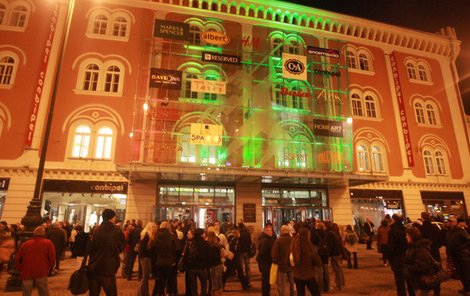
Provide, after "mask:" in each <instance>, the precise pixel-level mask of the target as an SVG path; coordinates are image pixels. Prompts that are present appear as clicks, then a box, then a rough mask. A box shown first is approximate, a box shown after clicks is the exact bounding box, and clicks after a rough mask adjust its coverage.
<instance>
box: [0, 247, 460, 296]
mask: <svg viewBox="0 0 470 296" xmlns="http://www.w3.org/2000/svg"><path fill="white" fill-rule="evenodd" d="M358 257H359V269H358V270H352V269H347V264H346V262H344V267H345V269H344V273H345V278H346V288H345V289H344V290H342V291H331V292H329V293H327V295H330V294H331V295H383V296H392V295H396V292H395V290H394V281H393V274H392V271H391V269H390V267H384V266H383V264H382V261H381V260H380V254H379V253H377V251H376V250H365V245H359V252H358ZM80 262H81V259H65V260H64V261H63V263H62V264H61V267H62V270H61V271H60V273H59V274H57V275H55V276H53V277H50V278H49V288H50V295H51V296H58V295H70V292H69V291H68V290H67V284H68V279H69V276H70V274H71V273H72V272H73V271H74V270H76V269H77V268H78V266H79V265H80ZM136 269H137V265H136V268H135V270H136ZM251 270H252V273H253V275H252V281H251V282H252V286H253V287H252V288H251V289H249V290H247V291H242V290H241V285H240V283H239V282H238V281H235V278H233V279H232V281H229V282H227V285H226V290H227V292H225V293H224V294H227V295H261V275H260V273H259V272H258V266H257V264H256V262H255V261H254V260H253V261H252V266H251ZM118 274H120V272H118ZM330 274H331V275H330V277H331V284H332V286H334V276H333V274H332V272H331V270H330ZM6 278H7V277H6V276H3V277H2V278H1V281H0V287H1V292H0V294H1V295H5V296H16V295H21V292H4V291H5V290H4V288H5V284H6V283H5V282H6ZM117 284H118V294H119V295H120V296H121V295H122V296H134V295H137V287H138V285H139V282H138V281H137V279H134V280H132V281H127V280H126V279H123V278H121V277H118V280H117ZM153 284H154V283H153V280H151V284H150V287H151V288H153ZM459 289H461V283H460V282H459V281H457V280H450V281H447V282H445V283H444V284H443V285H442V293H441V295H442V296H456V295H459V293H458V290H459ZM178 291H179V292H180V294H183V292H184V276H183V274H179V275H178ZM277 294H278V293H277V291H276V288H275V287H272V288H271V295H273V296H275V295H277ZM33 295H37V291H35V292H34V293H33ZM102 295H104V293H102Z"/></svg>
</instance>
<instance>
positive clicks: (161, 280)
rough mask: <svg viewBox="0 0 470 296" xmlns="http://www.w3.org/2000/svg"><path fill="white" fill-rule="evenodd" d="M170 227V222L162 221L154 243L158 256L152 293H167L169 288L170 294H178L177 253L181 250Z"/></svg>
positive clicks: (174, 295) (154, 251)
mask: <svg viewBox="0 0 470 296" xmlns="http://www.w3.org/2000/svg"><path fill="white" fill-rule="evenodd" d="M170 227H171V226H170V223H168V222H162V223H161V224H160V228H159V229H158V231H157V236H156V238H155V241H154V242H153V244H152V251H153V254H154V255H155V257H156V260H155V265H156V276H155V286H154V288H153V289H154V292H153V293H152V295H165V290H168V294H169V295H170V296H176V292H177V282H176V276H177V270H176V254H177V252H178V251H179V242H178V239H177V238H176V236H175V235H173V234H172V233H171V232H170ZM166 288H167V289H166Z"/></svg>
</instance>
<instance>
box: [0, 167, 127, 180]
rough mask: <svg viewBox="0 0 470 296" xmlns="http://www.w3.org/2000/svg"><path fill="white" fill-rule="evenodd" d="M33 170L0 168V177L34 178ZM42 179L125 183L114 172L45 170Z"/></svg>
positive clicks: (35, 170)
mask: <svg viewBox="0 0 470 296" xmlns="http://www.w3.org/2000/svg"><path fill="white" fill-rule="evenodd" d="M36 174H37V169H35V168H0V176H1V177H35V176H36ZM44 179H59V180H93V181H127V179H126V178H124V177H123V176H122V175H121V174H119V173H118V172H116V171H89V170H88V171H87V170H67V169H45V171H44Z"/></svg>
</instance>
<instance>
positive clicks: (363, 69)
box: [346, 45, 375, 75]
mask: <svg viewBox="0 0 470 296" xmlns="http://www.w3.org/2000/svg"><path fill="white" fill-rule="evenodd" d="M373 61H374V56H373V55H372V52H371V51H370V50H369V49H368V48H365V47H356V46H354V45H348V46H347V48H346V64H347V65H348V71H350V72H354V73H360V74H365V75H375V72H374V62H373Z"/></svg>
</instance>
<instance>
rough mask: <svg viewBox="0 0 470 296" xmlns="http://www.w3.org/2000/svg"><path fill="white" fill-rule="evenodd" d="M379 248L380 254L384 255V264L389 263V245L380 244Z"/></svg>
mask: <svg viewBox="0 0 470 296" xmlns="http://www.w3.org/2000/svg"><path fill="white" fill-rule="evenodd" d="M379 248H380V252H381V253H382V260H383V262H384V264H386V263H387V260H388V248H387V245H385V244H380V245H379Z"/></svg>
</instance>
